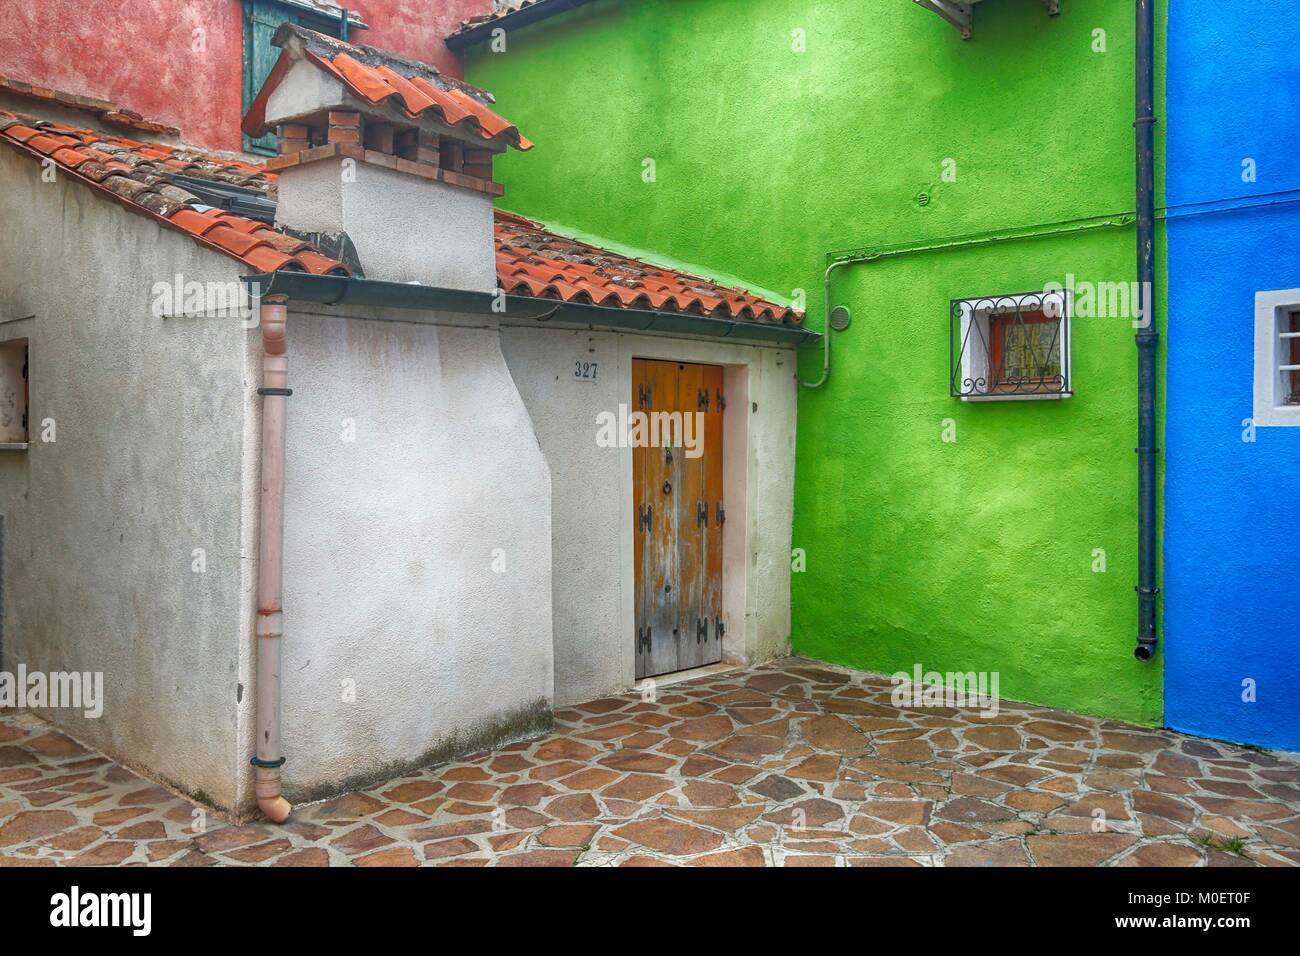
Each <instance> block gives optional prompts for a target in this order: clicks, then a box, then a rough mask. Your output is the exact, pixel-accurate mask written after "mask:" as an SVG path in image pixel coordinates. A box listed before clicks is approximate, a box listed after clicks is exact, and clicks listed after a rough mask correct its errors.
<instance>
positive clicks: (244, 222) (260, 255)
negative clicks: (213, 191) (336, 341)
mask: <svg viewBox="0 0 1300 956" xmlns="http://www.w3.org/2000/svg"><path fill="white" fill-rule="evenodd" d="M0 141H4V142H7V143H9V144H10V145H11V146H13V147H14V148H16V149H20V150H23V151H25V152H27V153H28V154H30V155H32V156H34V157H39V158H44V157H46V156H48V157H49V158H50V159H52V160H53V161H54V162H56V163H58V164H59V166H60V167H61V168H63V169H65V170H67V171H68V174H69V175H70V176H72V177H73V178H75V179H78V180H81V181H82V182H84V183H85V184H86V185H88V186H90V187H92V188H95V189H98V190H100V191H102V192H104V193H106V194H110V195H112V196H114V197H115V198H116V199H118V200H119V201H121V202H123V203H125V204H126V206H127V207H128V208H130V209H133V210H135V211H137V212H140V213H142V214H145V215H152V216H154V217H155V218H156V219H159V220H161V221H163V222H165V223H167V224H168V225H169V226H171V227H173V228H175V229H180V230H182V231H183V232H186V233H188V234H189V235H191V236H193V237H194V238H195V240H197V241H199V242H202V243H203V244H205V245H207V246H209V247H211V248H213V249H216V250H218V251H220V252H223V253H225V254H226V255H228V256H230V257H232V258H234V259H238V260H240V261H241V262H244V263H246V264H248V265H249V266H251V267H252V268H254V269H256V270H257V271H259V272H274V271H275V270H277V269H296V270H299V271H303V272H313V273H317V274H324V273H334V274H341V275H347V274H349V272H350V270H349V269H348V268H347V266H345V265H344V264H343V263H341V262H339V261H337V260H335V259H330V258H328V257H326V256H323V255H321V254H320V253H318V252H316V250H314V249H312V248H311V246H310V245H309V244H308V243H305V242H302V241H301V240H297V239H290V237H288V236H284V235H283V234H281V233H279V232H276V230H275V229H273V228H272V227H271V226H268V225H267V224H266V223H264V222H260V221H258V220H256V219H249V218H248V217H245V216H237V215H234V214H233V213H228V212H224V211H222V210H220V209H213V208H212V207H210V206H205V205H204V204H203V203H202V202H200V200H199V198H198V196H195V195H194V194H193V193H190V192H188V191H187V190H185V189H184V188H182V187H180V186H177V185H176V184H175V183H173V182H172V180H171V179H170V177H169V176H168V175H164V174H165V173H168V174H169V173H181V174H184V175H186V176H190V177H193V178H195V179H207V180H211V181H214V182H224V183H232V184H237V185H239V186H242V187H244V188H246V189H252V190H256V191H257V192H260V193H262V194H263V195H265V196H268V197H273V196H274V195H275V184H276V177H275V176H274V175H273V174H270V173H267V172H265V171H264V170H263V169H262V167H260V166H258V165H257V164H254V163H245V162H242V161H236V160H225V159H220V158H218V157H214V156H209V155H207V154H204V153H201V152H198V151H196V150H192V149H187V148H181V147H171V146H163V145H160V144H157V143H137V142H135V141H134V140H129V139H120V138H116V137H106V136H104V134H103V133H99V132H96V131H94V130H88V129H77V128H76V127H72V126H67V125H65V124H62V123H47V122H43V121H41V120H37V119H34V118H33V117H30V116H22V115H19V114H17V113H9V112H6V111H3V110H0Z"/></svg>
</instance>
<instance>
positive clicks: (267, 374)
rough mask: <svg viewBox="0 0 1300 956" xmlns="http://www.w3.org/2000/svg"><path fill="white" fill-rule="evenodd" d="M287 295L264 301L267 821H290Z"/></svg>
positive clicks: (261, 734)
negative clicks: (283, 658)
mask: <svg viewBox="0 0 1300 956" xmlns="http://www.w3.org/2000/svg"><path fill="white" fill-rule="evenodd" d="M285 303H286V298H285V297H284V296H282V295H274V296H267V297H266V298H264V299H263V300H262V302H261V327H262V387H261V388H259V389H258V390H257V393H258V394H259V395H261V396H262V482H261V484H262V488H261V520H260V523H259V525H258V535H257V537H258V541H257V756H255V757H254V758H253V759H252V764H253V767H254V768H255V769H254V777H255V786H256V790H257V805H258V807H259V808H260V809H261V811H262V813H263V814H264V815H265V816H266V817H267V819H269V820H272V821H274V822H275V823H283V822H284V821H285V820H287V819H289V811H290V810H291V809H292V807H290V806H289V801H287V800H285V799H284V797H283V796H281V790H280V767H281V766H282V765H283V764H284V757H283V756H282V755H281V754H280V639H281V637H282V636H283V635H284V611H283V608H282V606H281V599H282V586H281V572H282V570H283V560H282V559H283V555H284V546H283V545H284V400H285V399H286V398H287V397H288V396H289V395H291V394H293V393H292V391H291V390H290V389H289V356H288V339H287V337H286V331H287V330H286V328H285V326H286V322H287V319H288V308H287V306H286V304H285Z"/></svg>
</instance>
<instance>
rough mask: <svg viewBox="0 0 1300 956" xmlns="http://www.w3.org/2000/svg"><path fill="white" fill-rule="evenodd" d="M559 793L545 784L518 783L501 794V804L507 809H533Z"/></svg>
mask: <svg viewBox="0 0 1300 956" xmlns="http://www.w3.org/2000/svg"><path fill="white" fill-rule="evenodd" d="M559 792H560V791H558V790H556V789H555V788H554V787H552V786H551V785H550V784H546V783H520V784H515V785H514V786H513V787H506V788H505V790H503V791H502V792H501V804H502V806H507V807H535V806H537V805H538V804H539V803H541V802H542V801H543V800H545V799H546V798H547V797H553V796H555V795H556V794H558V793H559Z"/></svg>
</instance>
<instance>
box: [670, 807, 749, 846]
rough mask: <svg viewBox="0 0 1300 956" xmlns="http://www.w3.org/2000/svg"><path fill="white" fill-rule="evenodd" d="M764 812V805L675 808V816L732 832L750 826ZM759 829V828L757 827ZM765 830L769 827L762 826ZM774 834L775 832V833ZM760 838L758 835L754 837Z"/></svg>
mask: <svg viewBox="0 0 1300 956" xmlns="http://www.w3.org/2000/svg"><path fill="white" fill-rule="evenodd" d="M762 813H763V807H762V805H757V806H750V807H724V808H720V809H709V810H688V809H684V808H683V809H680V810H674V811H673V816H676V817H681V818H683V819H685V820H689V821H691V822H692V823H698V824H700V825H701V826H706V827H710V828H711V829H714V830H726V831H728V832H730V833H734V832H735V831H737V830H739V829H741V828H742V827H745V826H748V825H749V824H751V823H753V822H754V821H755V820H757V819H758V818H759V816H761V815H762ZM755 829H758V828H755ZM762 829H764V830H766V829H768V828H762ZM773 835H774V834H773ZM754 838H755V839H758V838H757V837H754Z"/></svg>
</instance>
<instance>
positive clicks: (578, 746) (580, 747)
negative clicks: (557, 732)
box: [533, 737, 600, 760]
mask: <svg viewBox="0 0 1300 956" xmlns="http://www.w3.org/2000/svg"><path fill="white" fill-rule="evenodd" d="M598 753H600V751H599V750H598V749H597V748H595V747H592V746H591V745H589V744H584V743H582V742H580V741H577V740H572V739H570V738H567V737H561V738H558V739H555V740H548V741H546V742H545V743H543V744H539V745H538V747H537V749H536V750H535V751H533V756H535V757H536V758H537V759H538V760H590V759H591V758H592V757H594V756H596V755H597V754H598Z"/></svg>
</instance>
